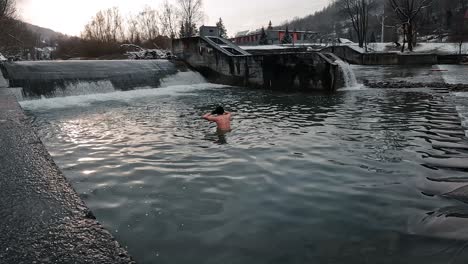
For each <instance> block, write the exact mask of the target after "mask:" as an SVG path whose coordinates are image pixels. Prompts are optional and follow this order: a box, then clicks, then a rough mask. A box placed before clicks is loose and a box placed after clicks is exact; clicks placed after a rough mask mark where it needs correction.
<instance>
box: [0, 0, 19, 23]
mask: <svg viewBox="0 0 468 264" xmlns="http://www.w3.org/2000/svg"><path fill="white" fill-rule="evenodd" d="M15 14H16V0H0V21H2V20H4V19H8V18H14V17H15Z"/></svg>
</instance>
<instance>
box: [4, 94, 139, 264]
mask: <svg viewBox="0 0 468 264" xmlns="http://www.w3.org/2000/svg"><path fill="white" fill-rule="evenodd" d="M0 219H1V224H0V234H1V235H0V262H1V263H134V261H133V260H132V259H131V257H130V256H129V255H128V253H127V252H126V251H125V250H124V249H123V248H121V247H120V245H119V244H118V243H117V242H116V241H115V239H114V238H113V237H112V235H111V234H110V233H109V232H108V231H106V230H105V229H104V228H103V227H102V226H101V225H100V224H99V223H98V222H97V221H96V220H95V217H94V216H93V214H92V213H91V211H89V209H88V208H87V207H86V206H85V204H84V203H83V202H82V200H81V199H80V197H79V196H78V195H77V193H76V192H75V191H74V189H73V188H72V187H71V185H70V184H69V183H68V181H67V180H66V179H65V177H64V176H63V175H62V173H61V172H60V170H59V168H58V167H57V166H56V165H55V163H54V161H53V160H52V157H51V156H50V155H49V153H48V152H47V150H46V149H45V147H44V145H43V144H42V142H41V141H40V139H39V138H38V136H37V135H36V133H35V132H34V129H33V128H32V126H31V124H30V123H29V121H28V119H27V117H26V116H25V114H24V112H23V110H22V109H21V107H20V106H19V104H18V102H17V100H16V98H15V96H14V95H13V94H12V93H11V91H10V90H9V89H5V88H0Z"/></svg>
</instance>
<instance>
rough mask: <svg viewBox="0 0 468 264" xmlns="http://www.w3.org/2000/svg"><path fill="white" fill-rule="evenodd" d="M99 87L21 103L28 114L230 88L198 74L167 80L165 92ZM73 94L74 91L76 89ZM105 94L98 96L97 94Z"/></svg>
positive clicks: (82, 85) (78, 86)
mask: <svg viewBox="0 0 468 264" xmlns="http://www.w3.org/2000/svg"><path fill="white" fill-rule="evenodd" d="M94 84H95V85H99V84H100V85H102V87H94V88H96V89H92V88H93V86H90V85H89V83H87V82H80V83H79V84H76V86H75V88H76V89H75V91H77V92H78V91H81V92H88V93H87V94H78V95H71V96H66V97H53V98H45V97H42V98H41V99H36V100H29V101H22V102H20V104H21V106H22V107H23V108H24V109H27V110H41V109H42V110H44V109H60V108H69V107H86V106H89V105H91V104H93V103H99V102H106V101H122V102H127V101H131V100H134V99H137V98H144V97H158V96H175V95H180V94H187V93H189V92H192V91H196V90H202V89H212V88H221V87H226V86H225V85H219V84H211V83H207V82H206V80H205V79H204V78H203V77H202V76H201V75H200V74H199V73H196V72H191V71H189V72H179V73H177V74H175V75H172V76H169V77H166V78H164V79H162V80H161V88H153V87H139V89H136V90H131V91H116V90H111V89H113V87H112V84H111V83H110V82H108V81H104V82H96V83H94ZM72 90H73V87H72ZM96 90H97V91H102V92H101V93H95V91H96Z"/></svg>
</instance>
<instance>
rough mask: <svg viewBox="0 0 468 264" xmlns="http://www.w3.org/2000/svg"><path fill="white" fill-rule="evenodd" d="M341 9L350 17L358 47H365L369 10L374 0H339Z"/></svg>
mask: <svg viewBox="0 0 468 264" xmlns="http://www.w3.org/2000/svg"><path fill="white" fill-rule="evenodd" d="M340 4H341V7H342V9H343V10H344V11H345V12H346V13H347V15H348V16H349V18H350V19H351V22H352V25H353V28H354V31H355V32H356V35H357V38H358V42H359V47H361V48H363V47H364V46H366V48H367V32H368V28H369V10H370V8H371V7H372V6H373V5H374V0H341V1H340Z"/></svg>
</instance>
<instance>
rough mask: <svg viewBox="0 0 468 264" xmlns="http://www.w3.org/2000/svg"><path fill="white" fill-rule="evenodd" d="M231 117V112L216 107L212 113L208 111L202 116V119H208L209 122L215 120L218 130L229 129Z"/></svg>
mask: <svg viewBox="0 0 468 264" xmlns="http://www.w3.org/2000/svg"><path fill="white" fill-rule="evenodd" d="M231 118H232V114H231V113H229V112H225V111H224V109H223V108H222V107H218V108H216V110H215V111H213V112H212V113H208V114H206V115H204V116H203V119H205V120H208V121H210V122H215V123H216V125H217V126H218V131H230V130H231Z"/></svg>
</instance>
